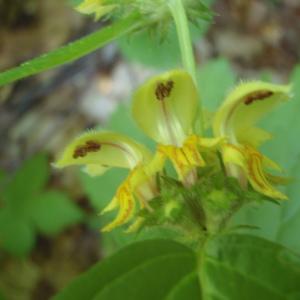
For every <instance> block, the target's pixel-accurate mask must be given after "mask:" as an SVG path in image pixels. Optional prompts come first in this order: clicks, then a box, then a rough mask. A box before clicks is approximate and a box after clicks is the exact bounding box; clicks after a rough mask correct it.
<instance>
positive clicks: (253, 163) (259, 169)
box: [247, 150, 288, 200]
mask: <svg viewBox="0 0 300 300" xmlns="http://www.w3.org/2000/svg"><path fill="white" fill-rule="evenodd" d="M247 163H248V169H247V172H248V179H249V181H250V183H251V185H252V187H253V188H254V189H255V190H256V191H258V192H260V193H262V194H264V195H266V196H268V197H271V198H274V199H280V200H287V199H288V198H287V196H286V195H284V194H283V193H281V192H280V191H278V190H276V189H275V188H274V187H273V186H272V185H271V184H270V182H269V181H268V179H267V175H266V174H265V172H264V171H263V156H262V155H260V153H259V152H257V151H251V152H249V150H248V157H247Z"/></svg>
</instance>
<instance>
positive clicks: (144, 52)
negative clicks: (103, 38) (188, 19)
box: [118, 21, 209, 69]
mask: <svg viewBox="0 0 300 300" xmlns="http://www.w3.org/2000/svg"><path fill="white" fill-rule="evenodd" d="M208 25H209V23H208V22H204V21H202V22H201V25H199V27H192V38H193V39H194V40H199V39H200V38H201V36H203V34H204V33H205V31H206V30H207V28H208ZM160 34H161V36H158V35H157V33H156V32H148V31H141V32H138V33H133V34H131V35H130V36H129V37H123V38H121V39H120V40H119V42H118V45H119V47H120V49H121V52H122V54H123V55H124V56H125V58H127V59H128V60H129V61H131V62H138V63H141V64H143V65H145V66H150V67H152V68H153V67H155V68H159V69H168V68H177V67H179V64H180V60H181V56H180V49H179V46H178V41H177V34H176V31H175V28H174V26H170V28H167V29H166V32H163V33H160Z"/></svg>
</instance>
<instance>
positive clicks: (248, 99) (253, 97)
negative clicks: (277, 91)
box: [244, 91, 274, 105]
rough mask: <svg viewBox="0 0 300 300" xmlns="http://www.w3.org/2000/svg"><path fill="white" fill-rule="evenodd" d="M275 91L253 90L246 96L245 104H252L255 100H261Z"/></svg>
mask: <svg viewBox="0 0 300 300" xmlns="http://www.w3.org/2000/svg"><path fill="white" fill-rule="evenodd" d="M273 94H274V93H273V92H271V91H258V92H253V93H250V94H249V95H247V96H246V97H245V100H244V103H245V105H250V104H252V103H253V102H255V101H258V100H259V101H261V100H264V99H266V98H268V97H270V96H272V95H273Z"/></svg>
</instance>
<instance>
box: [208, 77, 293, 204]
mask: <svg viewBox="0 0 300 300" xmlns="http://www.w3.org/2000/svg"><path fill="white" fill-rule="evenodd" d="M289 93H290V86H286V85H274V84H270V83H264V82H260V81H254V82H247V83H241V84H240V85H239V86H237V87H236V88H235V89H234V90H233V91H232V92H231V93H230V94H229V95H228V97H227V98H226V99H225V101H224V103H223V104H222V106H221V107H220V109H219V110H218V111H217V113H216V115H215V118H214V121H213V130H214V134H215V136H218V137H226V138H227V141H228V143H227V144H224V145H223V146H222V154H223V160H224V164H225V166H226V169H227V172H228V175H230V176H234V177H236V178H238V180H239V182H240V184H241V185H242V186H243V187H246V185H247V182H248V181H249V182H250V184H251V185H252V187H253V188H254V189H255V190H256V191H258V192H260V193H262V194H264V195H266V196H269V197H271V198H274V199H282V200H283V199H287V197H286V196H285V195H284V194H282V193H281V192H280V191H278V190H276V189H275V188H274V187H273V186H272V182H275V181H278V180H277V179H276V177H274V176H272V175H270V174H268V173H267V172H266V171H265V169H266V168H271V169H275V170H279V171H280V170H281V169H280V167H279V166H278V165H277V164H276V163H274V162H273V161H271V160H270V159H268V158H267V157H265V156H264V155H262V154H261V153H260V152H259V151H258V150H257V148H258V147H259V146H260V145H261V144H262V143H263V142H264V141H266V140H268V139H270V138H271V135H270V134H269V133H268V132H266V131H264V130H262V129H260V128H257V127H255V126H254V125H255V123H256V122H257V121H258V120H259V119H260V118H261V117H262V116H263V115H265V114H266V113H268V112H269V111H270V110H271V109H272V108H274V107H275V106H276V105H278V104H279V103H281V102H283V101H287V100H288V99H289Z"/></svg>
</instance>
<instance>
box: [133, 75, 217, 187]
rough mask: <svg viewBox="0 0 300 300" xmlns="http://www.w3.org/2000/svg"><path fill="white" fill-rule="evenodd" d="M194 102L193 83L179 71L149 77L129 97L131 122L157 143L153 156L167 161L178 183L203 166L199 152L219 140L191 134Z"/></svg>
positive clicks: (193, 119)
mask: <svg viewBox="0 0 300 300" xmlns="http://www.w3.org/2000/svg"><path fill="white" fill-rule="evenodd" d="M197 99H198V97H197V89H196V87H195V85H194V83H193V80H192V78H191V76H190V75H189V74H188V73H187V72H185V71H183V70H174V71H170V72H166V73H164V74H161V75H158V76H155V77H152V78H151V79H150V80H148V81H147V82H146V83H145V84H143V85H142V86H141V87H140V88H139V89H138V90H137V91H136V93H135V94H134V97H133V117H134V119H135V120H136V122H137V123H138V125H139V126H140V127H141V129H142V130H143V131H144V132H145V133H146V134H147V135H148V136H150V137H151V138H152V139H153V140H155V141H156V142H157V143H158V146H157V154H156V156H159V157H160V158H161V159H162V160H164V159H165V158H169V159H170V160H171V161H172V163H173V165H174V167H175V169H176V171H177V173H178V176H179V178H180V179H181V180H182V181H187V180H188V181H190V179H189V177H190V175H191V173H192V172H193V170H195V167H202V166H204V165H205V161H204V159H203V158H202V156H201V154H200V151H205V150H207V149H213V148H216V147H217V146H218V145H219V144H220V142H221V141H222V138H213V139H209V138H201V137H198V136H196V135H194V134H193V130H192V127H193V125H194V121H195V117H196V115H197V108H198V106H197ZM199 150H200V151H199ZM192 181H193V180H192ZM186 183H187V182H186Z"/></svg>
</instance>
